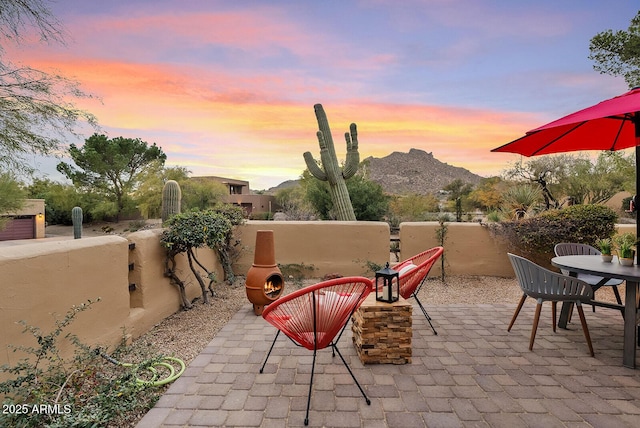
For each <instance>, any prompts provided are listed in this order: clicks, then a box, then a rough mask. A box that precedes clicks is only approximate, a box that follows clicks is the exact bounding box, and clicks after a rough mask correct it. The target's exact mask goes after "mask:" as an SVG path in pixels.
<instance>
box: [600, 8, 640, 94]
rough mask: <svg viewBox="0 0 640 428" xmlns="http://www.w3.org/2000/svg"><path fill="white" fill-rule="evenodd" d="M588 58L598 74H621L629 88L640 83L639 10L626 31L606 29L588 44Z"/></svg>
mask: <svg viewBox="0 0 640 428" xmlns="http://www.w3.org/2000/svg"><path fill="white" fill-rule="evenodd" d="M589 51H590V52H591V53H590V54H589V59H591V60H593V61H595V64H594V65H593V69H594V70H596V71H598V72H600V74H610V75H612V76H623V77H624V80H625V82H627V84H628V85H629V87H630V88H633V87H635V86H638V85H640V11H638V13H637V14H636V16H635V17H633V19H632V20H631V24H630V25H629V28H628V30H627V31H624V30H620V31H615V32H614V31H612V30H606V31H603V32H601V33H598V34H596V35H595V36H594V37H593V38H592V39H591V42H590V44H589Z"/></svg>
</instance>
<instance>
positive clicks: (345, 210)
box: [304, 104, 360, 221]
mask: <svg viewBox="0 0 640 428" xmlns="http://www.w3.org/2000/svg"><path fill="white" fill-rule="evenodd" d="M313 109H314V110H315V112H316V119H317V120H318V127H319V128H320V130H319V131H318V132H317V133H316V135H317V136H318V143H319V145H320V160H321V163H322V168H321V167H320V166H318V163H317V162H316V161H315V159H314V158H313V155H312V154H311V153H310V152H306V153H305V154H304V160H305V162H306V164H307V168H309V172H310V173H311V175H313V176H314V177H315V178H317V179H318V180H321V181H328V182H329V194H330V195H331V201H332V202H333V207H334V209H335V211H336V216H337V219H338V220H344V221H355V220H356V215H355V213H354V212H353V206H352V205H351V199H350V198H349V191H348V190H347V184H346V183H345V180H346V179H348V178H351V177H353V175H354V174H355V173H356V171H357V170H358V164H359V163H360V154H359V153H358V131H357V128H356V124H355V123H352V124H351V126H350V127H349V131H350V132H345V134H344V138H345V140H346V142H347V159H346V161H345V164H344V167H343V168H342V170H340V165H339V164H338V158H337V156H336V150H335V148H334V146H333V137H332V136H331V130H330V129H329V121H328V120H327V115H326V114H325V112H324V109H323V108H322V104H316V105H314V106H313Z"/></svg>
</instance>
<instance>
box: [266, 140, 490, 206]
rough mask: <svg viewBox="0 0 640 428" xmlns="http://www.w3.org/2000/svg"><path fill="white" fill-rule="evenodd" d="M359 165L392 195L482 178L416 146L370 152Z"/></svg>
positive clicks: (291, 183)
mask: <svg viewBox="0 0 640 428" xmlns="http://www.w3.org/2000/svg"><path fill="white" fill-rule="evenodd" d="M361 168H364V169H365V170H366V171H365V172H366V174H367V176H368V177H369V179H370V180H372V181H374V182H376V183H378V184H380V185H381V186H382V188H383V189H384V190H385V192H387V193H390V194H395V195H401V194H408V193H417V194H428V193H435V192H437V191H438V190H441V189H442V188H443V187H445V186H446V185H448V184H449V183H451V182H452V181H454V180H456V179H460V180H462V181H463V182H465V183H471V184H474V185H475V184H478V183H479V182H480V180H481V179H482V177H481V176H479V175H477V174H474V173H472V172H471V171H469V170H467V169H464V168H460V167H456V166H452V165H449V164H446V163H444V162H440V161H439V160H438V159H436V158H434V157H433V154H431V153H427V152H425V151H424V150H419V149H410V150H409V153H401V152H393V153H391V154H390V155H388V156H385V157H383V158H374V157H372V156H370V157H368V158H366V159H364V160H363V161H362V163H361ZM297 184H298V181H297V180H288V181H285V182H283V183H281V184H279V185H278V186H276V187H272V188H271V189H269V190H268V191H267V192H268V193H275V192H276V191H278V190H280V189H283V188H286V187H291V186H295V185H297Z"/></svg>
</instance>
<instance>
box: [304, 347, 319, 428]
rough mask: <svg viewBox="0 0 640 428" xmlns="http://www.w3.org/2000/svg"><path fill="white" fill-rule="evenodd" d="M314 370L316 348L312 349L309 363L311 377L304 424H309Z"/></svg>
mask: <svg viewBox="0 0 640 428" xmlns="http://www.w3.org/2000/svg"><path fill="white" fill-rule="evenodd" d="M315 370H316V350H315V349H314V350H313V362H312V363H311V379H309V395H308V396H307V414H306V415H305V417H304V424H305V425H309V406H310V405H311V390H312V388H313V373H314V372H315Z"/></svg>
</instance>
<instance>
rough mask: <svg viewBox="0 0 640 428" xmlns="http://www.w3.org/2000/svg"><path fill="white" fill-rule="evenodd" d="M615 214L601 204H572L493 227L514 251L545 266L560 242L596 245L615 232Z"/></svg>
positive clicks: (616, 218)
mask: <svg viewBox="0 0 640 428" xmlns="http://www.w3.org/2000/svg"><path fill="white" fill-rule="evenodd" d="M617 221H618V215H617V214H616V212H615V211H613V210H612V209H610V208H608V207H606V206H604V205H573V206H570V207H567V208H564V209H560V210H550V211H544V212H543V213H541V214H539V215H537V216H535V217H530V218H525V219H522V220H514V221H504V222H501V223H498V224H497V226H496V227H492V229H493V230H495V231H496V232H497V233H498V234H499V235H501V236H502V237H504V238H505V239H506V240H507V242H508V244H509V245H510V246H511V247H512V248H513V249H514V251H515V252H517V253H519V254H521V255H523V256H524V257H528V258H530V259H532V260H534V261H536V262H537V263H540V264H543V265H548V264H549V259H550V258H551V257H553V247H554V246H555V245H556V244H558V243H560V242H575V243H581V244H589V245H595V243H596V241H597V240H598V239H601V238H610V237H611V236H613V235H614V233H615V224H616V222H617Z"/></svg>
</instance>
